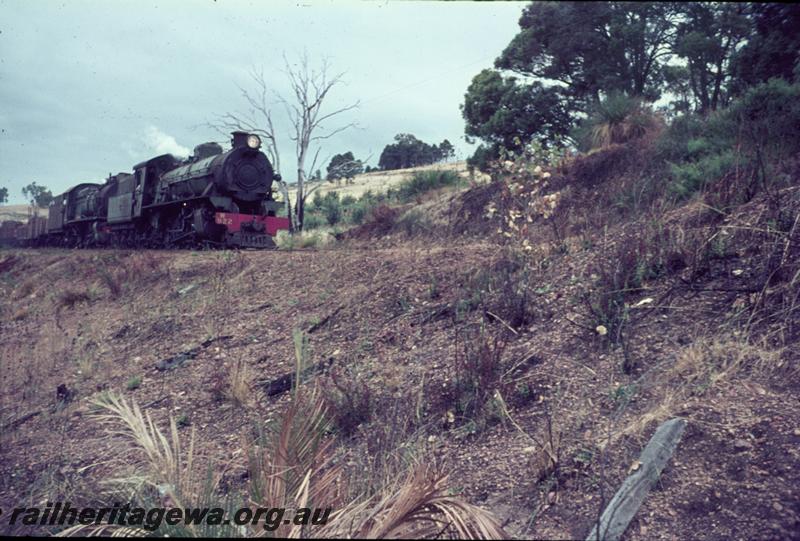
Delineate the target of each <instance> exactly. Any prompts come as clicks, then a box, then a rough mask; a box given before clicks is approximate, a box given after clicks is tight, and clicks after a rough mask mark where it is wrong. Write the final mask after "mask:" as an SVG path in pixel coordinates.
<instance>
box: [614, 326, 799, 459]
mask: <svg viewBox="0 0 800 541" xmlns="http://www.w3.org/2000/svg"><path fill="white" fill-rule="evenodd" d="M782 355H783V349H768V348H767V347H766V346H764V345H757V344H752V343H748V342H747V341H745V340H742V339H737V338H735V337H732V336H728V337H700V338H698V339H697V340H695V341H694V342H692V343H691V344H690V345H688V346H686V347H685V348H683V349H682V350H680V351H679V352H678V353H677V355H676V357H675V362H674V363H673V364H671V365H670V366H668V367H665V368H664V369H663V370H662V371H661V372H660V373H657V374H652V377H651V378H649V380H645V381H643V382H642V385H646V386H647V387H649V388H651V389H653V390H654V391H655V394H656V396H655V399H654V400H652V401H651V403H650V405H649V406H648V407H647V408H646V410H645V411H644V412H643V413H642V414H640V415H638V416H637V417H636V419H634V420H633V421H631V422H630V423H628V424H627V425H625V426H623V427H622V428H621V429H620V430H618V431H615V432H614V433H613V434H612V436H611V438H610V441H616V440H617V439H619V438H620V437H622V436H626V435H642V434H643V433H644V432H645V430H646V429H647V427H648V426H649V425H650V424H651V423H654V422H656V423H658V422H662V421H664V420H666V419H668V418H670V417H673V416H675V415H676V413H678V412H679V411H681V410H685V409H687V408H688V409H691V407H692V404H694V403H696V402H700V401H702V400H703V396H704V395H705V394H706V393H707V392H708V391H709V390H710V389H712V388H717V387H719V386H721V385H723V384H724V383H725V382H727V381H731V380H734V379H735V380H736V381H741V378H742V377H744V378H750V377H760V376H765V375H769V374H770V373H772V372H773V371H775V370H777V369H779V368H780V367H781V356H782ZM607 443H609V442H602V443H601V444H600V446H601V447H603V446H605V445H606V444H607Z"/></svg>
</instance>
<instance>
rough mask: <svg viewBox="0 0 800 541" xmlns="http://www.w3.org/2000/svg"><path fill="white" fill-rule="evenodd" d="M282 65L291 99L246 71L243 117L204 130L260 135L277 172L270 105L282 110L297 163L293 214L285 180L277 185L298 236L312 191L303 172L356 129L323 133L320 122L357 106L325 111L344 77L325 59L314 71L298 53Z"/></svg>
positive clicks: (223, 117)
mask: <svg viewBox="0 0 800 541" xmlns="http://www.w3.org/2000/svg"><path fill="white" fill-rule="evenodd" d="M283 60H284V65H285V70H284V72H285V74H286V76H287V77H288V79H289V83H290V86H291V92H292V95H291V97H290V98H288V99H287V98H286V97H285V96H282V95H281V94H279V93H277V92H276V91H274V90H273V89H271V88H270V87H269V85H268V84H267V80H266V77H265V76H264V71H263V69H262V70H256V69H253V70H251V72H250V77H251V79H252V81H253V84H254V87H253V88H252V89H246V88H243V87H239V90H240V91H241V93H242V96H243V97H244V99H245V100H246V101H247V103H248V105H249V108H250V110H249V112H248V113H247V114H239V113H230V112H228V113H225V114H223V115H221V116H219V117H218V118H217V119H216V121H214V122H211V123H209V125H210V126H212V127H213V128H215V129H216V130H217V131H220V132H223V133H228V132H230V131H233V130H243V131H247V132H249V133H254V134H257V135H259V136H261V138H262V140H263V141H264V142H265V143H266V144H265V147H264V150H265V152H266V154H267V156H268V157H269V159H270V161H271V162H272V164H273V167H274V168H275V171H276V172H280V153H279V151H278V135H277V132H276V130H275V124H274V122H273V112H272V105H273V104H274V103H275V102H277V103H280V104H281V105H283V107H284V110H285V112H286V115H287V117H288V119H289V122H290V123H291V125H292V127H293V130H292V131H293V133H292V134H291V135H290V136H289V137H290V139H291V140H292V141H294V143H295V156H296V158H297V167H296V172H297V183H296V185H295V190H296V192H295V205H294V209H292V206H291V203H290V200H289V187H288V185H287V184H286V181H284V180H281V181H279V186H280V189H281V192H282V193H283V198H284V201H285V202H286V212H287V215H288V216H289V218H290V219H291V222H292V229H293V230H295V231H300V230H302V229H303V218H304V214H305V204H306V199H307V198H308V196H309V195H310V194H311V192H313V189H312V190H310V191H308V192H307V191H306V179H307V178H308V177H309V174H308V172H309V171H313V170H314V167H316V165H317V159H318V158H319V153H320V150H321V147H320V146H319V144H320V142H321V141H324V140H325V139H330V138H331V137H333V136H334V135H337V134H339V133H341V132H343V131H344V130H346V129H348V128H352V127H354V126H356V123H355V122H351V123H348V124H345V125H343V126H339V127H336V128H333V129H329V130H327V129H326V128H325V127H324V126H323V123H325V122H327V121H330V120H331V119H332V118H333V117H335V116H337V115H341V114H342V113H345V112H347V111H350V110H353V109H355V108H356V107H358V105H359V102H358V101H356V102H355V103H352V104H350V105H347V106H344V107H340V108H338V109H335V110H333V111H331V112H324V111H323V104H324V102H325V98H327V97H328V94H329V93H330V91H331V89H333V87H334V86H336V85H337V84H339V83H341V82H342V76H343V75H344V73H338V74H336V75H331V74H330V68H331V66H330V62H329V60H328V59H327V58H324V59H323V60H322V65H321V66H320V67H319V68H318V69H314V68H313V67H312V66H311V65H310V63H309V60H308V54H307V53H303V55H302V56H301V57H300V58H299V60H298V62H297V63H296V64H295V65H294V66H293V65H292V64H291V63H290V62H289V60H288V59H287V58H286V55H284V57H283ZM314 146H316V149H312V147H314ZM312 151H313V159H312V161H311V165H310V166H309V167H308V168H306V161H307V159H308V157H309V155H310V154H311V152H312Z"/></svg>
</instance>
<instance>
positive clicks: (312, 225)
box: [303, 208, 327, 231]
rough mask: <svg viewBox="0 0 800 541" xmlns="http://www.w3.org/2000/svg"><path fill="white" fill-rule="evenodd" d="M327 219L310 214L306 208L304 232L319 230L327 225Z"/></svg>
mask: <svg viewBox="0 0 800 541" xmlns="http://www.w3.org/2000/svg"><path fill="white" fill-rule="evenodd" d="M326 221H327V220H326V219H325V218H324V217H323V216H321V215H320V214H318V213H317V212H308V208H306V212H305V216H303V230H305V231H308V230H310V229H317V228H318V227H322V226H323V225H325V223H326Z"/></svg>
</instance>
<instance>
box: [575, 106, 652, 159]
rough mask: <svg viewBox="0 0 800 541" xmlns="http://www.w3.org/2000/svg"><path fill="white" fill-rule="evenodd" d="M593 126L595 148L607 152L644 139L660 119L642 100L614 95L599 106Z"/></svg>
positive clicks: (593, 117)
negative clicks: (613, 146) (618, 145)
mask: <svg viewBox="0 0 800 541" xmlns="http://www.w3.org/2000/svg"><path fill="white" fill-rule="evenodd" d="M589 122H590V124H591V131H590V140H591V146H592V148H605V147H608V146H610V145H612V144H619V143H625V142H626V141H630V140H632V139H637V138H639V137H642V136H644V135H645V134H646V133H647V131H648V130H649V129H651V128H652V127H653V126H655V124H656V118H655V116H654V114H653V112H652V111H651V110H650V109H649V108H648V107H646V106H645V105H644V104H643V103H642V101H641V100H640V99H638V98H633V97H630V96H626V95H624V94H612V95H610V96H608V97H607V98H606V99H605V100H603V101H601V102H600V103H599V104H598V105H597V107H596V109H595V113H594V115H593V116H592V118H591V119H590V121H589Z"/></svg>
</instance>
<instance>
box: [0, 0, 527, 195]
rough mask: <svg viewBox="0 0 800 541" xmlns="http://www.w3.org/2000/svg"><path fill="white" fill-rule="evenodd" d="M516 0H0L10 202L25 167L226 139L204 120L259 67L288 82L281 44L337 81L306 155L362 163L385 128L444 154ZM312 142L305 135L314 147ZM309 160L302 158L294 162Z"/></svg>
mask: <svg viewBox="0 0 800 541" xmlns="http://www.w3.org/2000/svg"><path fill="white" fill-rule="evenodd" d="M525 5H526V3H524V2H434V1H431V2H399V1H388V2H386V1H384V2H352V1H336V2H330V1H327V2H324V1H315V0H301V1H300V2H298V1H294V2H282V1H275V0H270V1H255V0H253V1H245V0H218V1H213V0H159V1H150V2H148V1H126V0H113V1H112V0H103V1H100V0H69V1H66V0H61V1H54V0H37V1H29V0H0V187H3V186H4V187H7V188H8V190H9V196H10V201H9V203H11V204H21V203H24V202H25V201H24V198H23V196H22V193H21V190H22V187H23V186H26V185H27V184H29V183H30V182H34V181H35V182H37V183H38V184H40V185H44V186H47V187H48V188H50V189H51V190H52V192H53V193H54V194H58V193H61V192H63V191H65V190H66V189H67V188H69V187H71V186H73V185H75V184H78V183H80V182H103V180H104V179H105V178H106V177H107V176H108V175H109V173H117V172H120V171H130V170H131V169H132V167H133V165H135V164H136V163H139V162H141V161H143V160H146V159H148V158H151V157H153V156H156V155H158V154H162V153H165V152H172V153H175V154H184V155H187V154H189V153H190V152H191V149H193V148H194V146H195V145H197V144H200V143H203V142H206V141H218V142H220V143H225V144H228V140H229V137H225V136H223V135H221V134H220V133H219V132H218V131H215V130H214V128H213V127H211V126H209V123H212V122H214V120H215V119H217V118H218V117H219V115H222V114H224V113H227V112H237V113H244V114H245V115H247V113H248V107H247V104H246V102H245V100H244V98H243V97H242V95H241V90H240V88H243V89H245V90H255V86H254V84H253V81H252V79H251V78H250V74H251V73H252V71H253V70H254V69H256V70H263V72H264V73H265V74H266V79H267V82H268V84H269V86H270V88H271V89H272V90H274V91H275V92H276V93H277V94H282V95H285V96H288V89H289V87H288V82H287V76H286V74H285V67H284V57H285V58H287V59H288V60H289V62H290V63H295V62H297V60H298V59H299V58H300V57H301V56H302V55H303V54H306V55H307V57H308V59H309V63H310V64H311V65H312V66H317V67H318V66H321V62H322V60H323V59H324V58H327V59H328V62H329V64H330V66H331V68H330V73H332V74H337V73H343V74H344V75H343V77H342V83H341V84H338V85H337V86H335V87H334V88H333V89H332V90H331V93H330V94H329V96H328V98H326V101H325V104H324V108H323V113H324V112H325V111H332V110H335V109H338V108H339V107H342V106H346V105H350V104H352V103H354V102H356V101H358V102H360V105H359V107H358V108H356V109H354V110H352V111H348V112H346V113H343V114H342V115H339V116H336V117H333V119H331V121H330V122H326V123H325V124H323V125H322V130H321V131H320V134H325V133H326V132H330V131H332V130H335V129H336V128H338V127H340V126H343V125H346V124H349V123H356V125H357V126H356V127H355V128H351V129H348V130H345V131H343V132H341V133H339V134H337V135H334V136H332V137H331V138H329V139H326V140H325V141H324V145H323V146H322V148H321V150H320V154H319V156H320V161H321V162H322V163H321V164H319V166H318V168H319V169H321V170H322V171H323V174H324V171H325V166H326V165H327V163H328V162H329V161H330V158H331V157H332V156H333V155H334V154H339V153H343V152H346V151H352V152H353V153H354V154H355V156H356V158H360V159H363V160H365V161H366V163H367V164H370V165H373V166H375V165H377V162H378V158H379V157H380V153H381V151H382V150H383V147H384V146H385V145H387V144H389V143H391V142H392V141H393V138H394V136H395V135H396V134H398V133H411V134H414V135H415V136H417V137H418V138H419V139H421V140H423V141H425V142H428V143H431V144H434V143H439V142H441V141H442V140H443V139H445V138H446V139H448V140H450V142H451V143H453V145H454V146H455V147H456V157H457V158H460V159H463V158H466V157H467V156H468V155H470V154H471V152H472V149H473V148H474V147H473V146H472V145H469V144H467V143H466V142H465V141H464V121H463V119H462V117H461V112H460V110H459V105H460V104H461V103H463V98H464V93H465V91H466V89H467V86H468V85H469V83H470V81H471V80H472V77H474V76H475V75H476V74H477V73H478V72H480V71H481V70H482V69H484V68H489V67H491V66H492V64H493V62H494V59H495V58H496V57H497V56H498V55H499V54H500V52H501V51H502V50H503V49H504V48H505V46H506V45H507V44H508V43H509V41H510V40H511V39H512V38H513V37H514V35H515V34H516V33H517V32H518V30H519V27H518V20H519V16H520V14H521V13H522V10H523V9H524V7H525ZM270 101H271V102H273V101H274V107H273V114H274V117H275V124H276V126H275V127H276V132H277V135H278V137H279V150H280V154H281V173H282V175H283V176H284V178H285V179H286V180H288V181H290V182H292V181H294V179H295V176H296V174H295V173H294V172H293V171H294V169H295V147H294V143H293V142H292V141H291V139H290V138H289V136H290V135H291V124H290V123H289V121H288V118H287V116H286V113H285V110H284V108H283V107H282V106H281V105H280V104H279V103H278V102H277V99H275V98H271V100H270ZM313 150H314V149H312V152H313ZM307 165H308V164H307Z"/></svg>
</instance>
